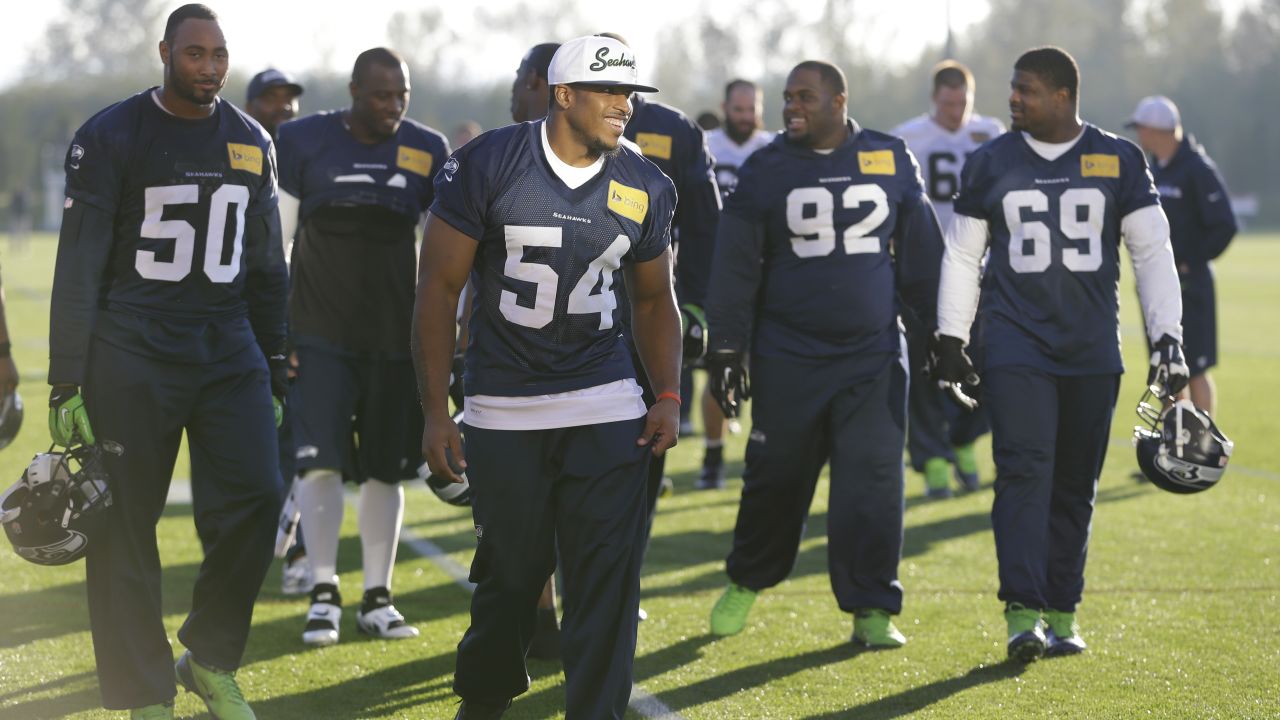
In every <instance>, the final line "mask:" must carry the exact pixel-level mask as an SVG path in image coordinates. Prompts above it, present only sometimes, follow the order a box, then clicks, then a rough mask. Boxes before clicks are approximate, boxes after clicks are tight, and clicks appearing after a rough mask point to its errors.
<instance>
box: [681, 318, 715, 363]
mask: <svg viewBox="0 0 1280 720" xmlns="http://www.w3.org/2000/svg"><path fill="white" fill-rule="evenodd" d="M680 332H681V334H682V337H681V348H680V354H681V359H682V360H683V361H684V364H686V365H690V366H700V363H701V362H702V359H703V358H704V357H706V356H707V342H708V338H707V316H706V315H705V314H704V313H703V312H702V308H700V307H698V306H697V305H694V304H693V303H685V304H683V305H681V306H680Z"/></svg>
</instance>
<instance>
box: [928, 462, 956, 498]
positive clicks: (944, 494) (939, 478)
mask: <svg viewBox="0 0 1280 720" xmlns="http://www.w3.org/2000/svg"><path fill="white" fill-rule="evenodd" d="M924 495H925V497H928V498H933V499H936V500H941V499H943V498H949V497H951V463H949V462H947V459H946V458H942V457H936V458H929V459H928V460H925V461H924Z"/></svg>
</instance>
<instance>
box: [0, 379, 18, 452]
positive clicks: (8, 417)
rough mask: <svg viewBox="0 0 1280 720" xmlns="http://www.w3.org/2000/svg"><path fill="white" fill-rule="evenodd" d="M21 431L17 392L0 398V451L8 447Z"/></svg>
mask: <svg viewBox="0 0 1280 720" xmlns="http://www.w3.org/2000/svg"><path fill="white" fill-rule="evenodd" d="M21 429H22V396H21V395H19V394H18V391H17V390H14V391H13V392H11V393H9V394H8V395H5V396H4V397H2V398H0V450H3V449H4V448H6V447H8V446H9V443H11V442H13V439H14V438H15V437H17V436H18V431H19V430H21Z"/></svg>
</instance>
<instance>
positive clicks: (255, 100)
mask: <svg viewBox="0 0 1280 720" xmlns="http://www.w3.org/2000/svg"><path fill="white" fill-rule="evenodd" d="M301 95H302V86H301V85H299V84H298V83H297V82H295V81H294V79H293V78H292V77H290V76H288V75H286V74H285V73H283V72H281V71H279V70H277V69H275V68H267V69H266V70H263V71H262V72H260V73H258V74H257V75H254V76H253V79H252V80H250V81H249V92H248V97H247V100H248V102H247V103H246V104H245V110H247V111H248V113H249V116H250V117H252V118H253V119H254V120H257V121H258V124H259V125H261V126H262V129H264V130H266V131H267V133H268V134H269V135H271V138H272V139H273V140H274V139H275V137H276V130H278V129H279V128H280V124H281V123H284V122H288V121H289V120H292V119H293V118H294V116H295V115H297V114H298V98H299V97H300V96H301ZM292 242H293V238H285V244H286V245H290V244H292ZM297 362H298V358H297V357H296V356H293V355H291V356H290V357H289V363H290V366H291V367H290V369H289V377H290V378H293V377H294V375H295V372H294V369H293V368H294V367H296V365H297ZM292 405H293V403H291V402H286V403H285V406H284V418H283V420H282V421H281V423H280V438H279V441H280V477H281V478H282V479H283V481H284V485H285V487H286V488H289V489H290V492H289V495H288V498H287V499H286V501H285V506H284V511H283V512H282V513H281V518H280V524H281V530H282V532H283V534H284V537H283V538H281V537H280V535H277V543H284V544H287V545H288V547H283V548H277V549H276V552H277V554H280V553H283V556H284V564H283V565H282V566H281V568H280V592H282V593H283V594H285V595H303V594H306V593H308V592H310V591H311V586H312V585H314V584H315V577H314V576H313V575H312V573H311V563H310V562H309V561H308V560H307V545H306V541H305V540H303V534H302V531H301V529H300V528H298V511H297V499H296V498H295V497H294V495H293V492H292V485H293V478H294V475H295V474H296V473H295V472H294V453H295V448H294V446H293V407H292Z"/></svg>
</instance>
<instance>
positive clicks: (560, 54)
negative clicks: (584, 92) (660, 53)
mask: <svg viewBox="0 0 1280 720" xmlns="http://www.w3.org/2000/svg"><path fill="white" fill-rule="evenodd" d="M639 77H640V74H639V72H638V70H637V69H636V54H635V52H634V51H633V50H632V49H631V48H629V47H627V46H626V45H623V44H622V43H620V42H618V41H617V40H614V39H613V38H608V37H602V36H599V35H586V36H584V37H579V38H574V39H572V40H570V41H569V42H566V43H565V44H563V45H561V46H560V49H559V50H556V54H555V55H554V56H553V57H552V58H551V66H550V67H549V68H547V84H548V85H573V84H575V83H582V84H584V85H622V86H626V87H629V88H632V89H633V90H641V91H643V92H658V88H656V87H651V86H649V85H642V84H640V82H639Z"/></svg>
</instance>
